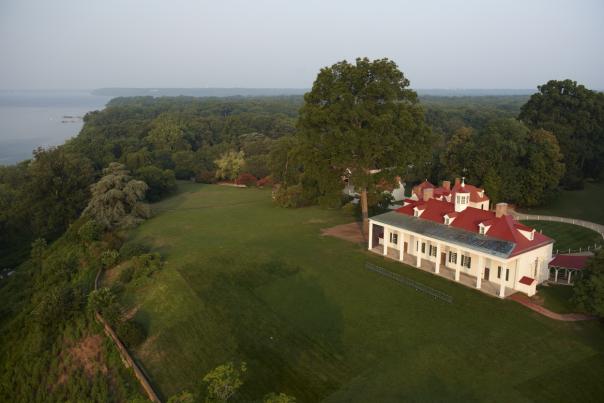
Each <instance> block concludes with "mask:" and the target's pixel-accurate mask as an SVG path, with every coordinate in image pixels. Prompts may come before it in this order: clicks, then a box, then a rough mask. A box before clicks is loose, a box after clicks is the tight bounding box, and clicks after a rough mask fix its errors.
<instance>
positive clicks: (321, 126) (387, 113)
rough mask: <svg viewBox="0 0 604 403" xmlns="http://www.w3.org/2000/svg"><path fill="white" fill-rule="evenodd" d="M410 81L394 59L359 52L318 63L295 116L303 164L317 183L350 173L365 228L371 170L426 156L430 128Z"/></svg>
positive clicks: (393, 170) (387, 167)
mask: <svg viewBox="0 0 604 403" xmlns="http://www.w3.org/2000/svg"><path fill="white" fill-rule="evenodd" d="M408 87H409V80H407V78H405V76H404V75H403V73H402V72H401V71H400V70H399V69H398V67H397V65H396V64H395V63H394V62H393V61H391V60H388V59H377V60H373V61H371V60H369V59H367V58H362V59H361V58H359V59H357V60H356V63H354V64H352V63H349V62H347V61H342V62H339V63H336V64H334V65H333V66H331V67H325V68H323V69H321V71H320V72H319V74H318V76H317V78H316V80H315V82H314V84H313V87H312V89H311V91H310V92H308V93H307V94H306V95H305V96H304V106H303V107H302V108H301V110H300V117H299V120H298V130H299V135H300V138H301V140H302V143H303V147H304V153H303V156H304V159H305V166H304V169H305V171H306V172H308V173H309V174H310V175H314V176H315V177H316V178H317V180H318V182H319V188H320V189H321V184H322V183H327V184H332V183H333V181H334V178H341V177H342V176H344V175H346V174H347V172H350V173H351V179H352V181H353V183H354V184H355V186H356V187H357V189H359V191H360V194H361V210H362V215H363V228H364V231H365V232H366V231H367V227H368V222H369V221H368V204H367V191H368V189H370V188H371V187H372V186H373V185H374V180H373V178H372V175H371V173H370V171H371V170H374V169H381V170H386V169H388V170H391V172H392V173H393V174H394V173H396V170H397V168H399V167H403V166H407V165H408V164H412V163H413V164H418V163H420V162H424V161H425V160H427V159H429V158H430V155H429V151H430V146H431V144H432V136H431V132H430V129H429V128H428V126H427V125H426V123H425V119H424V111H423V109H422V107H421V106H420V104H419V101H418V98H417V94H416V93H415V92H414V91H412V90H411V89H409V88H408ZM393 176H394V175H392V178H393ZM328 186H329V185H328Z"/></svg>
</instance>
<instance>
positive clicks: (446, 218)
mask: <svg viewBox="0 0 604 403" xmlns="http://www.w3.org/2000/svg"><path fill="white" fill-rule="evenodd" d="M445 225H449V217H445Z"/></svg>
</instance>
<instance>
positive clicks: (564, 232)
mask: <svg viewBox="0 0 604 403" xmlns="http://www.w3.org/2000/svg"><path fill="white" fill-rule="evenodd" d="M522 222H523V223H524V224H526V225H528V226H529V227H532V228H535V230H537V231H541V232H543V234H545V235H547V236H548V237H550V238H553V239H554V240H555V241H556V242H555V243H554V253H556V251H557V250H558V251H560V253H563V252H565V251H566V252H568V249H571V250H578V249H579V248H581V249H587V247H588V246H589V247H590V249H593V248H594V245H595V244H598V245H602V243H604V239H602V236H601V235H600V234H598V233H597V232H596V231H592V230H590V229H589V228H585V227H581V226H579V225H573V224H566V223H562V222H555V221H534V220H525V221H522Z"/></svg>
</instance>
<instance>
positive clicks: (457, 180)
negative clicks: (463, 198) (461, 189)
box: [455, 178, 461, 187]
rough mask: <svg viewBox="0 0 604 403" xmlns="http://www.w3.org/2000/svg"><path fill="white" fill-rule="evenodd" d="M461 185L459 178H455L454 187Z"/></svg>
mask: <svg viewBox="0 0 604 403" xmlns="http://www.w3.org/2000/svg"><path fill="white" fill-rule="evenodd" d="M459 185H461V179H459V178H455V187H457V186H459Z"/></svg>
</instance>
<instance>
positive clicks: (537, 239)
mask: <svg viewBox="0 0 604 403" xmlns="http://www.w3.org/2000/svg"><path fill="white" fill-rule="evenodd" d="M466 186H467V185H466ZM420 203H421V204H422V205H423V206H422V207H423V212H422V213H421V215H420V217H419V218H418V219H420V220H430V221H434V222H436V223H439V224H442V225H445V224H444V216H445V215H449V217H453V216H456V217H455V219H454V220H452V222H451V223H450V226H451V227H455V228H460V229H463V230H466V231H470V232H474V233H480V231H479V224H480V223H485V224H486V225H489V226H490V227H489V229H488V231H487V233H486V234H485V235H486V236H488V237H492V238H496V239H501V240H504V241H509V242H513V243H514V244H515V245H516V246H515V247H514V250H513V251H512V254H511V255H510V256H515V255H518V254H520V253H523V252H526V251H528V250H531V249H535V248H538V247H540V246H543V245H547V244H549V243H553V240H552V239H551V238H549V237H547V236H545V235H543V234H541V233H539V232H535V233H534V237H533V239H532V240H531V239H529V238H527V237H526V236H524V235H523V234H522V233H521V232H520V231H519V228H520V229H522V230H524V231H529V232H530V231H532V228H530V227H527V226H525V225H523V224H520V223H519V222H517V221H516V220H514V218H513V217H512V216H511V215H503V216H501V217H497V216H496V215H495V213H494V212H493V211H488V210H481V209H477V208H474V207H467V208H466V209H464V210H462V211H460V212H457V213H455V215H453V214H452V213H453V212H455V204H454V203H449V202H447V201H444V200H437V199H430V200H428V201H421V202H419V201H410V202H409V203H408V204H407V205H406V206H404V207H401V208H398V209H396V210H395V211H396V212H398V213H401V214H406V215H410V216H413V209H414V207H415V206H417V205H418V204H420Z"/></svg>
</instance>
